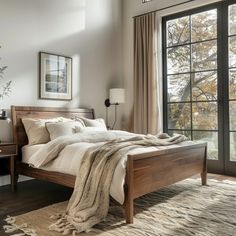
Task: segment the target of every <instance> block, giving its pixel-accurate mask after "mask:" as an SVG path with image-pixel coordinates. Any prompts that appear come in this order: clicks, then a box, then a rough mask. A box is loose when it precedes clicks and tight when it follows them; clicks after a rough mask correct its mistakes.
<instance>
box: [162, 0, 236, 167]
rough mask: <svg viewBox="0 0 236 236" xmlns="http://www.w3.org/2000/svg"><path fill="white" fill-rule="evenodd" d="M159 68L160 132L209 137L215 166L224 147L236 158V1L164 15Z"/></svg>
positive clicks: (206, 138) (221, 164) (229, 159)
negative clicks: (161, 73)
mask: <svg viewBox="0 0 236 236" xmlns="http://www.w3.org/2000/svg"><path fill="white" fill-rule="evenodd" d="M232 2H234V3H233V4H232ZM225 23H226V25H228V27H226V26H225ZM222 26H223V27H222ZM227 28H228V29H227ZM226 31H227V32H226ZM227 41H228V42H229V43H228V45H226V43H225V42H227ZM225 48H228V52H226V53H224V51H225ZM225 54H228V55H225ZM163 69H164V83H163V84H164V130H165V132H168V133H169V134H173V133H181V134H184V135H186V136H188V137H189V138H190V139H191V140H201V141H206V142H208V159H209V160H213V161H215V162H214V164H213V165H214V166H217V165H218V167H219V168H223V166H224V164H223V161H224V158H225V157H224V155H226V154H227V150H226V149H227V148H228V147H230V148H229V149H230V150H228V153H229V154H228V155H227V156H228V158H225V159H227V161H231V162H232V161H236V2H235V1H226V2H225V3H217V4H213V5H209V6H205V7H202V8H198V9H194V10H190V11H186V12H183V13H179V14H175V15H172V16H167V17H165V18H164V19H163ZM227 78H228V79H227ZM226 113H227V114H226ZM225 114H226V115H225ZM227 121H230V122H228V123H230V125H227ZM228 131H229V132H228ZM225 132H227V135H225ZM227 140H228V141H229V143H228V141H227ZM219 143H222V144H223V145H219ZM217 161H218V162H217ZM216 163H218V164H216ZM234 164H235V163H234ZM234 164H232V165H234Z"/></svg>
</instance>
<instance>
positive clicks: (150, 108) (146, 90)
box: [133, 13, 159, 134]
mask: <svg viewBox="0 0 236 236" xmlns="http://www.w3.org/2000/svg"><path fill="white" fill-rule="evenodd" d="M156 52H157V17H156V13H150V14H147V15H143V16H140V17H136V18H134V110H133V112H134V114H133V115H134V116H133V126H134V127H133V129H134V132H135V133H142V134H147V133H150V134H156V133H157V130H158V110H159V109H158V102H157V101H158V99H157V84H158V83H157V55H156Z"/></svg>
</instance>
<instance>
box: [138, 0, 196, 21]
mask: <svg viewBox="0 0 236 236" xmlns="http://www.w3.org/2000/svg"><path fill="white" fill-rule="evenodd" d="M193 1H195V0H188V1H185V2H180V3H176V4H174V5H171V6H168V7H163V8H159V9H156V10H153V11H150V12H146V13H143V14H140V15H137V16H133V18H136V17H139V16H144V15H147V14H150V13H154V12H158V11H163V10H166V9H169V8H172V7H177V6H180V5H183V4H186V3H189V2H193Z"/></svg>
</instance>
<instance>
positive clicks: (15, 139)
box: [11, 105, 19, 192]
mask: <svg viewBox="0 0 236 236" xmlns="http://www.w3.org/2000/svg"><path fill="white" fill-rule="evenodd" d="M11 120H12V134H13V141H14V143H15V144H16V145H17V149H18V140H17V135H16V132H17V130H16V108H15V106H13V105H12V106H11ZM17 154H18V155H19V152H18V150H17ZM18 155H17V158H16V159H15V158H14V176H13V183H12V184H13V192H15V191H16V190H17V183H18V179H19V174H18V173H17V170H16V162H17V159H18ZM12 168H13V167H12Z"/></svg>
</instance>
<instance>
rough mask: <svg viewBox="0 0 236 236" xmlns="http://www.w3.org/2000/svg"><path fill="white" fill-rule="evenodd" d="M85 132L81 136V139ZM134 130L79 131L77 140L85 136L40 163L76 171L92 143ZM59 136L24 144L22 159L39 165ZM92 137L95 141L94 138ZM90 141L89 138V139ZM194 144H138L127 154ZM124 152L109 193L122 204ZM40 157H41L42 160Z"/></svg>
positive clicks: (74, 172) (55, 168)
mask: <svg viewBox="0 0 236 236" xmlns="http://www.w3.org/2000/svg"><path fill="white" fill-rule="evenodd" d="M81 136H82V139H81ZM132 136H134V134H132V133H128V132H124V131H104V132H100V131H96V132H86V134H85V133H82V134H76V135H74V136H73V137H77V139H78V140H83V141H81V142H78V143H72V144H70V145H67V146H66V147H65V148H63V149H62V150H61V151H60V152H59V155H58V156H57V157H56V158H55V159H53V160H50V161H49V162H48V163H47V164H46V165H43V166H42V167H39V168H40V169H44V170H47V171H56V172H61V173H65V174H70V175H75V176H76V175H77V173H78V171H79V167H80V163H81V160H82V158H83V155H84V153H85V152H86V150H87V149H88V148H89V147H92V146H96V145H97V146H99V145H102V144H103V143H104V142H105V141H108V140H111V139H114V138H128V137H132ZM59 140H60V138H58V139H57V140H56V141H51V142H49V143H48V144H41V145H34V146H25V147H23V148H22V157H23V159H22V161H23V162H25V163H28V164H30V165H32V166H37V165H38V166H40V164H39V163H41V159H42V160H45V156H46V155H45V154H46V151H47V150H48V149H47V148H49V147H52V146H53V145H52V144H53V142H55V143H56V142H59ZM91 140H92V142H91ZM86 141H87V142H86ZM186 145H194V142H192V141H185V142H182V143H179V144H175V145H171V146H157V147H146V148H145V147H144V148H136V149H134V150H132V151H130V152H129V153H127V155H128V154H137V153H144V152H152V151H156V150H163V149H166V148H175V147H179V146H186ZM127 155H125V156H124V157H123V158H122V159H121V160H120V162H119V163H118V165H117V167H116V170H115V172H114V176H113V180H112V184H111V188H110V195H111V196H112V197H113V198H114V199H115V200H116V201H117V202H119V203H120V204H123V203H124V188H123V186H124V182H125V174H126V159H127ZM39 160H40V161H39Z"/></svg>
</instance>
